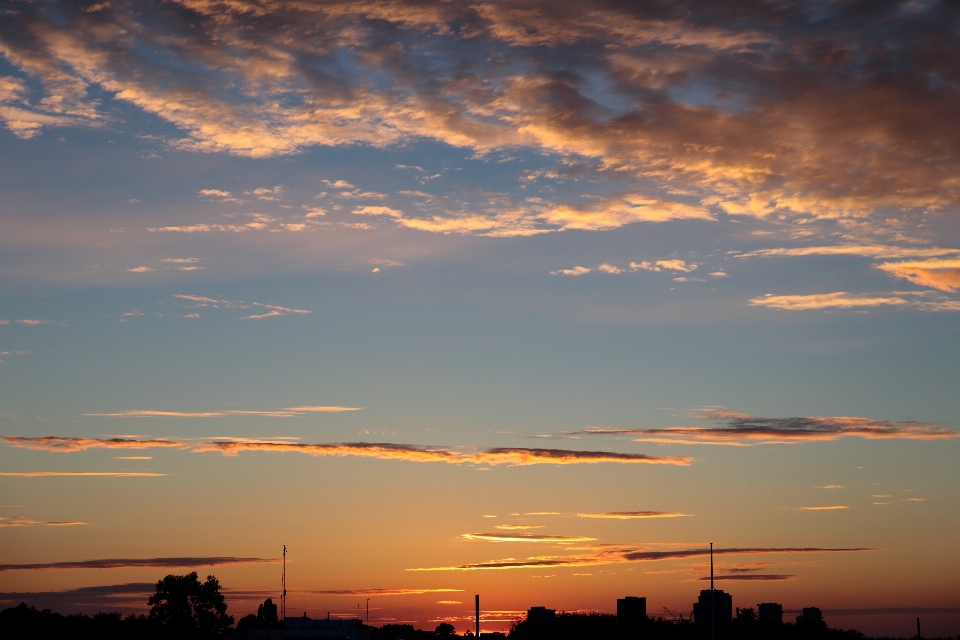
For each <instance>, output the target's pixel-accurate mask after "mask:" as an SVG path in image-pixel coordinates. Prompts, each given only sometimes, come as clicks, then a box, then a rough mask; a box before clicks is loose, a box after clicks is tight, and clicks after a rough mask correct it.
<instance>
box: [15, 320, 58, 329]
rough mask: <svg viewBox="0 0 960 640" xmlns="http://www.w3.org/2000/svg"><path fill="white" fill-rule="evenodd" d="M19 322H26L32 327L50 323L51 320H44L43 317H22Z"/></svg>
mask: <svg viewBox="0 0 960 640" xmlns="http://www.w3.org/2000/svg"><path fill="white" fill-rule="evenodd" d="M17 323H18V324H25V325H27V326H30V327H35V326H37V325H41V324H50V321H49V320H44V319H43V318H21V319H20V320H17Z"/></svg>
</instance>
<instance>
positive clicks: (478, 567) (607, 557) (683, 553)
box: [407, 545, 877, 571]
mask: <svg viewBox="0 0 960 640" xmlns="http://www.w3.org/2000/svg"><path fill="white" fill-rule="evenodd" d="M610 546H612V547H617V545H610ZM871 551H877V549H871V548H867V547H849V548H823V547H746V548H731V549H714V550H713V554H714V555H721V556H723V555H734V556H736V555H793V554H812V553H862V552H871ZM709 555H710V549H709V548H700V549H677V550H672V551H648V550H644V549H634V548H630V547H617V548H610V549H601V550H599V551H596V552H594V553H589V554H583V555H574V556H563V557H557V556H543V557H532V558H527V559H526V560H516V559H514V558H507V559H504V560H493V561H490V562H479V563H473V564H462V565H455V566H447V567H417V568H412V569H407V571H483V570H509V569H542V568H548V567H585V566H596V565H610V564H623V563H629V562H656V561H660V560H678V559H679V560H682V559H686V558H695V557H702V556H709Z"/></svg>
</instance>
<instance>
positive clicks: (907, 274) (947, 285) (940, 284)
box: [877, 258, 960, 293]
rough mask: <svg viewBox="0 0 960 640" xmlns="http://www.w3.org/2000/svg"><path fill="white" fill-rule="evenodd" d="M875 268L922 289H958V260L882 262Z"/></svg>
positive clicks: (959, 273)
mask: <svg viewBox="0 0 960 640" xmlns="http://www.w3.org/2000/svg"><path fill="white" fill-rule="evenodd" d="M877 268H878V269H880V270H882V271H886V272H887V273H889V274H890V275H891V276H893V277H895V278H901V279H904V280H909V281H910V282H912V283H914V284H918V285H920V286H922V287H930V288H933V289H939V290H940V291H949V292H951V293H952V292H954V291H956V290H957V289H960V258H952V259H933V260H920V261H914V262H884V263H882V264H879V265H877Z"/></svg>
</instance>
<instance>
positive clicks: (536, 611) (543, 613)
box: [527, 607, 557, 620]
mask: <svg viewBox="0 0 960 640" xmlns="http://www.w3.org/2000/svg"><path fill="white" fill-rule="evenodd" d="M555 615H557V610H556V609H547V608H546V607H530V609H529V610H528V611H527V620H539V619H543V618H552V617H553V616H555Z"/></svg>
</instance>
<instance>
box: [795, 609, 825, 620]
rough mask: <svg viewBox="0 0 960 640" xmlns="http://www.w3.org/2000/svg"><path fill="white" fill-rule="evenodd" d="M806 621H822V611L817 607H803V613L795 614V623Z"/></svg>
mask: <svg viewBox="0 0 960 640" xmlns="http://www.w3.org/2000/svg"><path fill="white" fill-rule="evenodd" d="M806 622H814V623H818V622H823V613H822V612H821V611H820V609H818V608H817V607H804V608H803V613H801V614H800V615H799V616H797V624H804V623H806Z"/></svg>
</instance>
